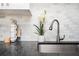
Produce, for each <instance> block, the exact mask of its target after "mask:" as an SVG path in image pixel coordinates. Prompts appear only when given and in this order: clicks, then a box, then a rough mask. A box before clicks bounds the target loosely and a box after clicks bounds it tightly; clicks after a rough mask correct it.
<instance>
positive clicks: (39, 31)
mask: <svg viewBox="0 0 79 59" xmlns="http://www.w3.org/2000/svg"><path fill="white" fill-rule="evenodd" d="M45 15H46V10H44V15H43V16H41V17H40V20H39V25H38V26H37V25H35V24H34V26H35V27H36V30H37V32H35V33H36V34H38V36H39V39H38V41H39V42H44V33H45V29H44V25H45Z"/></svg>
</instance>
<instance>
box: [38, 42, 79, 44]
mask: <svg viewBox="0 0 79 59" xmlns="http://www.w3.org/2000/svg"><path fill="white" fill-rule="evenodd" d="M38 44H79V41H61V42H59V43H57V42H56V41H45V42H39V43H38Z"/></svg>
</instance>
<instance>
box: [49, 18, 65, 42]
mask: <svg viewBox="0 0 79 59" xmlns="http://www.w3.org/2000/svg"><path fill="white" fill-rule="evenodd" d="M54 22H57V39H56V41H57V43H59V42H60V40H63V39H64V38H65V35H64V36H63V38H60V29H59V25H60V24H59V21H58V20H57V19H54V20H53V21H52V23H51V25H50V27H49V30H52V29H53V23H54Z"/></svg>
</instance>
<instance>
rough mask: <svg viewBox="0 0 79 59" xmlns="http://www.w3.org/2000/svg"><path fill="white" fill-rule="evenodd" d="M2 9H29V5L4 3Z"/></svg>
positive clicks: (0, 6)
mask: <svg viewBox="0 0 79 59" xmlns="http://www.w3.org/2000/svg"><path fill="white" fill-rule="evenodd" d="M0 9H29V3H3V4H0Z"/></svg>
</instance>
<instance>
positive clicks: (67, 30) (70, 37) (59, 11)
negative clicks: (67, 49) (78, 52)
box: [31, 3, 79, 41]
mask: <svg viewBox="0 0 79 59" xmlns="http://www.w3.org/2000/svg"><path fill="white" fill-rule="evenodd" d="M44 9H45V10H47V16H46V24H45V26H46V33H45V37H46V40H47V41H52V40H56V23H55V24H54V29H53V30H52V31H49V30H48V28H49V26H50V24H51V22H52V21H53V20H54V19H58V21H59V22H60V37H62V36H63V35H65V39H64V40H65V41H79V4H75V3H72V4H68V3H67V4H64V3H63V4H56V3H54V4H53V3H46V4H42V3H41V4H31V11H32V15H33V16H32V20H31V21H32V23H37V22H36V21H38V16H39V15H40V13H42V11H43V10H44Z"/></svg>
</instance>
